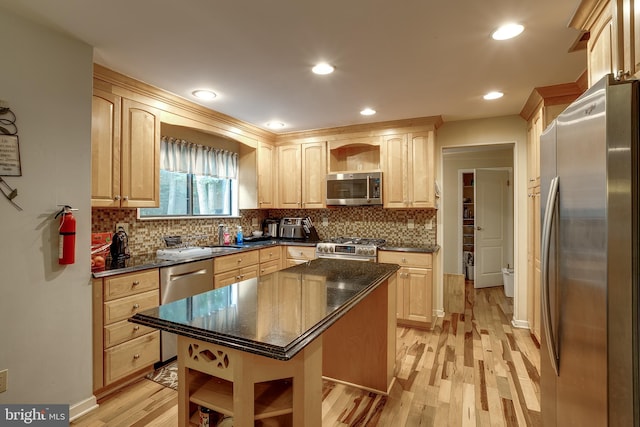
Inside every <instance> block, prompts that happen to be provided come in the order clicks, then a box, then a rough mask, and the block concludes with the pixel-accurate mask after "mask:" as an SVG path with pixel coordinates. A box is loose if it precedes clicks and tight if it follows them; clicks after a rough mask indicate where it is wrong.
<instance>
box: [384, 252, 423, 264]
mask: <svg viewBox="0 0 640 427" xmlns="http://www.w3.org/2000/svg"><path fill="white" fill-rule="evenodd" d="M432 260H433V255H432V254H428V253H421V252H390V251H380V252H378V262H384V263H389V264H398V265H400V266H412V267H422V268H431V265H432Z"/></svg>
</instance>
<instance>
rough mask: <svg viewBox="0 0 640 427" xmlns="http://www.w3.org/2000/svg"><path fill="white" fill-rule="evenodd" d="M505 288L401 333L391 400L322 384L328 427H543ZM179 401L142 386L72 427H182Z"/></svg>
mask: <svg viewBox="0 0 640 427" xmlns="http://www.w3.org/2000/svg"><path fill="white" fill-rule="evenodd" d="M512 304H513V299H511V298H505V296H504V293H503V291H502V288H501V287H500V288H485V289H477V290H475V289H473V288H472V287H470V286H469V284H467V292H466V307H465V311H464V313H447V315H446V316H445V317H443V318H439V319H437V322H436V324H435V325H434V327H433V330H431V331H421V330H417V329H411V328H398V352H397V354H398V360H397V381H396V382H395V384H394V386H393V388H392V390H391V393H390V395H389V396H381V395H376V394H374V393H369V392H365V391H362V390H359V389H356V388H352V387H347V386H344V385H341V384H336V383H332V382H328V381H325V382H324V389H323V401H322V420H323V426H345V425H348V426H380V427H387V426H394V427H395V426H407V427H409V426H411V427H413V426H492V427H493V426H540V425H542V422H541V419H540V387H539V371H540V358H539V348H538V345H537V343H536V342H535V340H533V339H532V338H531V336H530V334H529V331H528V330H526V329H515V328H512V327H511V323H510V320H511V318H512V312H513V305H512ZM177 418H178V407H177V393H176V392H175V391H173V390H171V389H169V388H166V387H163V386H161V385H159V384H156V383H154V382H152V381H150V380H146V379H143V380H140V381H138V382H136V383H134V384H133V385H131V386H129V387H128V388H127V389H125V390H123V391H121V392H119V393H117V394H115V395H113V396H112V397H110V398H108V399H107V400H105V401H104V402H102V403H101V405H100V408H99V409H97V410H96V411H93V412H92V413H90V414H87V415H85V416H84V417H82V418H80V419H78V420H76V421H75V422H73V423H71V425H72V426H84V427H95V426H109V427H116V426H127V427H128V426H159V427H162V426H167V427H175V426H177Z"/></svg>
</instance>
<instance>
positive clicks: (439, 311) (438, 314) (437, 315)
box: [435, 310, 444, 317]
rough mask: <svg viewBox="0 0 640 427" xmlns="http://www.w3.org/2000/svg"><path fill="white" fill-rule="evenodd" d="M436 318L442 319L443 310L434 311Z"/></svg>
mask: <svg viewBox="0 0 640 427" xmlns="http://www.w3.org/2000/svg"><path fill="white" fill-rule="evenodd" d="M435 312H436V317H444V310H436V311H435Z"/></svg>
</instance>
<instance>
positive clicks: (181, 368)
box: [178, 357, 191, 427]
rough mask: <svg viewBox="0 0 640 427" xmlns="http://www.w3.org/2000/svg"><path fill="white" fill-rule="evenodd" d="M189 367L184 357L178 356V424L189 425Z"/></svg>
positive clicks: (180, 425)
mask: <svg viewBox="0 0 640 427" xmlns="http://www.w3.org/2000/svg"><path fill="white" fill-rule="evenodd" d="M188 371H189V369H188V368H187V367H186V366H185V363H184V358H182V357H178V426H179V427H188V426H189V417H190V415H191V414H189V375H187V373H188Z"/></svg>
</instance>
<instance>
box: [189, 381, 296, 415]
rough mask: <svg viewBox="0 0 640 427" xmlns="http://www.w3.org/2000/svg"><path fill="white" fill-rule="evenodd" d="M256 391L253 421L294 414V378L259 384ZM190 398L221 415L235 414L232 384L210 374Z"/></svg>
mask: <svg viewBox="0 0 640 427" xmlns="http://www.w3.org/2000/svg"><path fill="white" fill-rule="evenodd" d="M254 393H255V400H254V420H262V419H265V418H272V417H277V416H280V415H287V414H291V413H293V381H292V379H291V378H286V379H280V380H272V381H265V382H261V383H257V384H255V387H254ZM189 401H190V402H191V403H195V404H196V405H199V406H204V407H206V408H209V409H211V410H213V411H216V412H218V413H220V414H223V415H229V416H233V383H232V382H231V381H226V380H223V379H221V378H216V377H211V376H207V378H206V379H205V382H204V384H202V385H201V386H199V387H198V388H197V389H196V390H195V391H194V392H193V393H192V394H191V397H190V398H189Z"/></svg>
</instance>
